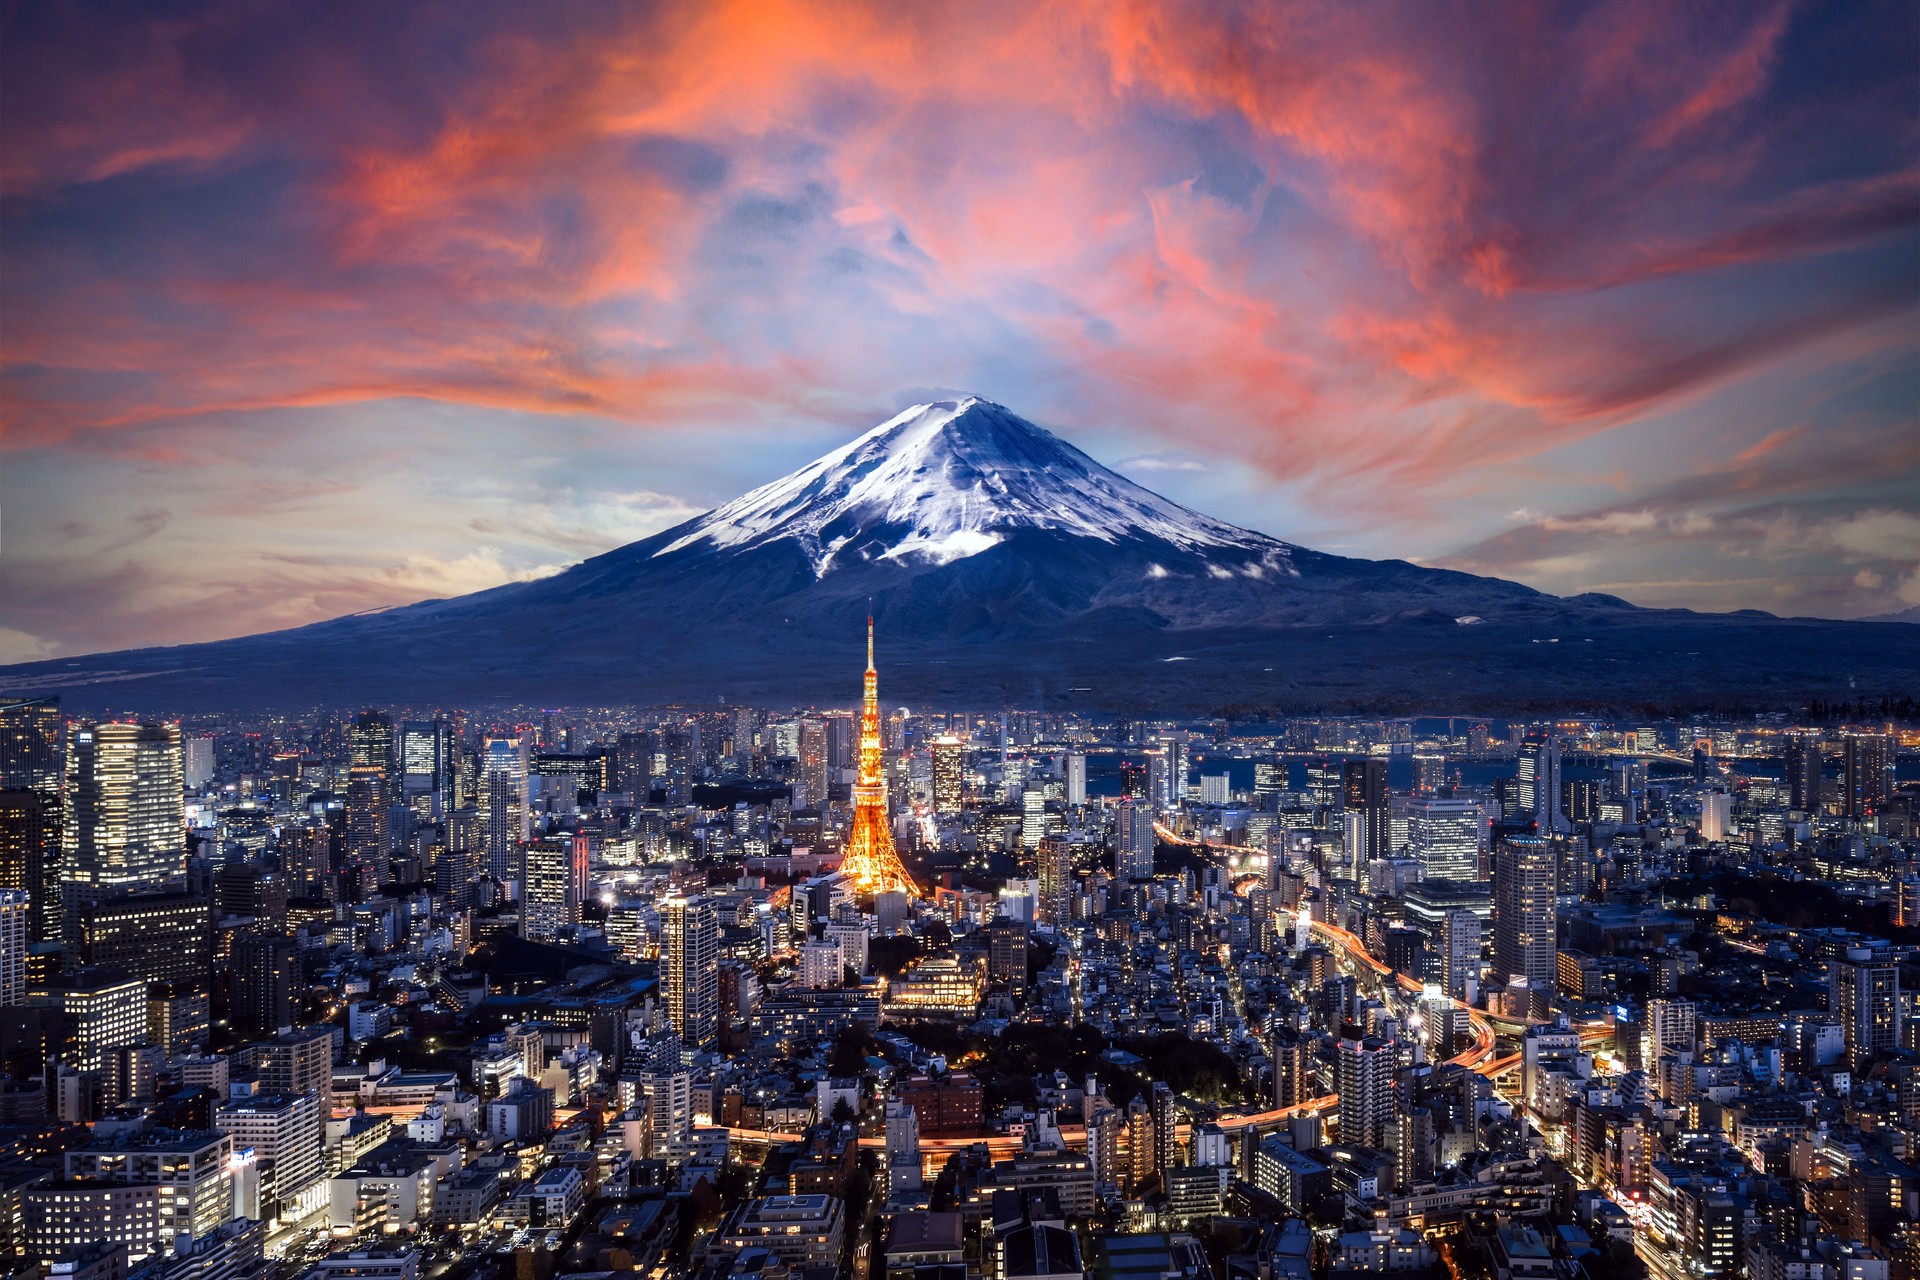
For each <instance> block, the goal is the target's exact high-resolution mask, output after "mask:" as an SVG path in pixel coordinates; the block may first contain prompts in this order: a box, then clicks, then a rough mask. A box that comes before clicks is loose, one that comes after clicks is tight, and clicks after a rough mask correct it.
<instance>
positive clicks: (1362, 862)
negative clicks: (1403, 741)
mask: <svg viewBox="0 0 1920 1280" xmlns="http://www.w3.org/2000/svg"><path fill="white" fill-rule="evenodd" d="M1341 796H1342V799H1343V800H1344V801H1345V804H1346V810H1347V813H1348V814H1350V815H1358V816H1359V819H1360V820H1359V822H1358V823H1357V824H1355V826H1354V828H1353V829H1354V830H1355V831H1356V832H1357V834H1358V836H1359V841H1358V845H1357V847H1352V848H1349V849H1348V850H1347V857H1348V858H1349V859H1350V860H1351V861H1352V862H1353V865H1354V866H1356V867H1362V868H1364V867H1365V866H1366V865H1367V864H1368V863H1369V862H1372V861H1373V860H1374V859H1375V858H1390V857H1392V856H1393V827H1392V815H1391V813H1390V811H1389V810H1388V808H1387V762H1386V761H1385V760H1381V759H1378V758H1376V757H1373V756H1368V757H1366V758H1365V759H1362V760H1349V761H1347V762H1346V765H1345V767H1344V768H1343V769H1342V770H1341Z"/></svg>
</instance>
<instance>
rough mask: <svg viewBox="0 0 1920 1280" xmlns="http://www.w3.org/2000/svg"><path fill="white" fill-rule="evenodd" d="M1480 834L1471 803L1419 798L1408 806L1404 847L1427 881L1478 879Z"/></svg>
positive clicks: (1477, 808)
mask: <svg viewBox="0 0 1920 1280" xmlns="http://www.w3.org/2000/svg"><path fill="white" fill-rule="evenodd" d="M1480 832H1481V826H1480V806H1479V804H1477V803H1476V802H1474V801H1472V800H1468V799H1465V798H1456V797H1452V796H1444V797H1443V796H1435V795H1418V796H1414V797H1413V798H1412V799H1411V800H1410V801H1408V803H1407V847H1408V849H1409V850H1410V851H1411V852H1412V854H1413V856H1414V857H1416V858H1418V859H1419V860H1420V870H1421V875H1422V876H1423V877H1424V878H1426V879H1428V880H1464V881H1469V882H1471V881H1474V880H1478V879H1479V878H1480Z"/></svg>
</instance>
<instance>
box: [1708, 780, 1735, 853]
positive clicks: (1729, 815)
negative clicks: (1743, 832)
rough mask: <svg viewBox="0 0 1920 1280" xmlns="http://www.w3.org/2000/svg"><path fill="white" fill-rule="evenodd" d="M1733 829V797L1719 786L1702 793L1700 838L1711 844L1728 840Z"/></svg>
mask: <svg viewBox="0 0 1920 1280" xmlns="http://www.w3.org/2000/svg"><path fill="white" fill-rule="evenodd" d="M1732 829H1733V797H1732V796H1730V795H1728V794H1727V793H1726V792H1725V791H1722V790H1720V789H1719V788H1718V787H1715V788H1713V789H1712V790H1709V791H1703V792H1701V793H1700V838H1701V839H1702V840H1705V841H1707V842H1708V843H1709V844H1713V843H1718V842H1720V841H1723V840H1726V839H1727V838H1728V837H1729V836H1730V835H1731V834H1732Z"/></svg>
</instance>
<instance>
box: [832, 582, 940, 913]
mask: <svg viewBox="0 0 1920 1280" xmlns="http://www.w3.org/2000/svg"><path fill="white" fill-rule="evenodd" d="M879 687H880V677H879V675H878V674H877V673H876V672H875V671H874V669H873V617H872V615H871V614H869V615H868V617H867V678H866V687H865V690H864V695H863V696H862V698H861V701H860V772H859V776H858V777H857V778H856V780H855V781H854V784H853V830H851V831H849V832H848V833H847V852H846V856H845V857H844V858H842V859H841V861H840V870H841V871H843V872H845V873H846V876H847V879H849V880H851V881H852V882H853V886H854V888H855V889H857V890H859V892H861V893H862V894H871V893H885V892H886V891H888V890H890V889H903V890H905V891H906V892H907V893H908V894H909V895H911V896H913V897H916V898H917V897H919V896H920V890H919V888H918V887H917V886H916V885H915V884H914V883H913V877H912V876H909V875H908V874H907V869H906V867H905V866H903V865H902V864H901V862H900V855H899V854H898V853H897V852H895V851H894V847H893V829H892V828H891V827H889V826H888V825H887V784H886V780H885V778H883V777H882V776H881V760H880V693H879Z"/></svg>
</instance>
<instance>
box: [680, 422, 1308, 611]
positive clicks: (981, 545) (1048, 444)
mask: <svg viewBox="0 0 1920 1280" xmlns="http://www.w3.org/2000/svg"><path fill="white" fill-rule="evenodd" d="M1017 529H1043V530H1050V531H1053V532H1057V533H1066V534H1071V535H1075V536H1078V537H1084V538H1093V539H1097V540H1099V541H1101V542H1105V543H1110V544H1113V543H1120V542H1123V541H1128V540H1135V539H1143V538H1147V539H1158V540H1161V541H1164V542H1167V543H1171V544H1173V545H1174V546H1176V547H1178V548H1180V549H1181V550H1184V551H1189V552H1195V553H1198V554H1201V555H1204V554H1206V553H1207V552H1208V551H1209V550H1226V549H1232V550H1234V551H1236V552H1239V553H1241V554H1240V555H1239V556H1236V557H1235V558H1234V559H1235V561H1236V563H1235V564H1234V567H1233V570H1232V572H1238V573H1240V574H1244V575H1246V576H1249V577H1261V576H1264V575H1265V574H1267V573H1269V572H1271V573H1276V574H1292V573H1293V572H1295V571H1294V570H1293V568H1292V566H1291V564H1290V562H1289V554H1290V552H1291V550H1292V548H1290V547H1289V546H1288V545H1287V544H1286V543H1284V542H1280V541H1278V540H1277V539H1274V538H1269V537H1267V536H1266V535H1264V534H1258V533H1250V532H1248V531H1247V530H1245V529H1239V528H1235V527H1234V526H1233V525H1230V524H1226V523H1224V522H1222V521H1219V520H1214V519H1212V518H1211V517H1208V516H1204V515H1201V514H1200V513H1199V512H1197V511H1190V510H1188V509H1187V508H1185V507H1183V506H1180V505H1179V504H1178V503H1174V502H1169V501H1168V500H1167V499H1165V498H1163V497H1161V496H1160V495H1159V494H1157V493H1153V492H1151V491H1149V490H1147V489H1143V488H1141V487H1140V486H1139V485H1137V484H1135V483H1133V482H1132V481H1131V480H1128V479H1126V478H1125V477H1124V476H1121V475H1118V474H1116V473H1115V472H1112V471H1109V470H1108V469H1107V468H1105V467H1103V466H1101V465H1100V464H1099V463H1097V462H1095V461H1094V460H1093V459H1092V458H1090V457H1088V456H1087V455H1086V454H1084V453H1082V452H1080V450H1078V449H1076V448H1074V447H1073V446H1072V445H1070V444H1068V443H1066V442H1065V441H1064V440H1061V439H1060V438H1058V437H1057V436H1055V435H1053V434H1052V433H1050V432H1048V431H1045V430H1042V429H1041V428H1040V427H1037V426H1035V425H1033V424H1032V423H1031V422H1028V421H1026V420H1025V419H1024V418H1021V417H1018V416H1017V415H1015V414H1013V413H1010V412H1009V411H1008V410H1006V409H1004V408H1002V407H1001V406H1000V405H997V404H994V403H992V402H991V401H988V400H982V399H980V398H979V397H977V396H969V397H966V398H965V399H961V400H943V401H937V402H935V403H932V404H920V405H915V406H914V407H912V408H911V409H908V410H906V411H904V412H902V413H900V414H898V415H896V416H895V417H893V418H891V419H889V420H888V421H886V422H883V423H881V424H880V425H879V426H877V427H875V428H874V429H873V430H871V431H869V432H867V433H866V434H865V435H863V436H861V437H859V438H858V439H856V440H854V441H852V442H851V443H849V444H847V445H844V446H842V447H841V448H839V449H836V450H834V451H833V452H831V453H829V454H827V455H826V456H825V457H822V458H819V459H817V460H815V461H813V462H810V463H808V464H807V465H806V466H804V467H802V468H800V469H799V470H798V471H795V472H793V473H792V474H790V475H787V476H783V477H782V478H780V479H778V480H775V481H773V482H772V483H771V484H766V485H762V486H761V487H760V488H758V489H755V490H753V491H752V492H750V493H747V494H745V495H743V496H741V497H739V498H736V499H735V500H734V501H732V502H729V503H727V504H726V505H725V506H723V507H720V508H718V509H716V510H714V511H711V512H709V513H707V514H706V515H704V516H701V517H699V518H697V519H695V520H693V521H691V522H690V523H689V525H688V526H687V527H686V529H685V531H684V532H683V533H681V534H680V535H679V536H678V537H675V538H673V539H672V540H671V541H669V542H668V543H667V544H666V545H664V546H662V547H661V548H659V549H658V550H657V551H655V552H654V553H653V554H654V557H655V558H661V557H666V556H671V555H674V554H675V553H677V552H682V551H686V550H690V549H698V548H711V549H722V548H727V549H743V548H747V547H752V546H759V545H765V544H767V543H771V542H776V541H780V540H782V539H787V540H791V541H792V542H794V543H795V544H797V545H798V546H799V547H800V549H801V550H802V552H803V553H804V554H805V556H806V557H807V560H808V562H809V563H810V564H811V565H812V566H813V572H814V576H815V577H816V578H819V577H825V576H826V575H827V574H828V573H830V572H832V571H833V570H835V569H837V568H844V567H847V566H848V565H850V564H855V563H871V562H874V561H884V560H892V561H896V562H899V563H902V564H908V563H911V564H919V565H942V564H949V563H951V562H953V561H956V560H963V559H966V558H967V557H969V556H975V555H979V554H980V553H981V552H983V551H986V550H988V549H990V548H992V547H994V546H997V545H998V544H999V543H1000V542H1001V541H1002V540H1003V539H1004V538H1005V537H1006V535H1007V534H1008V533H1010V532H1011V531H1013V530H1017ZM1249 555H1250V556H1251V559H1249V558H1248V557H1249ZM1218 572H1219V574H1220V576H1230V573H1229V571H1227V570H1225V569H1221V570H1219V571H1218Z"/></svg>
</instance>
